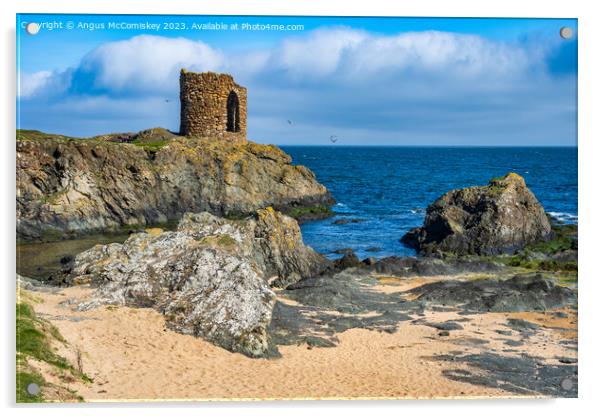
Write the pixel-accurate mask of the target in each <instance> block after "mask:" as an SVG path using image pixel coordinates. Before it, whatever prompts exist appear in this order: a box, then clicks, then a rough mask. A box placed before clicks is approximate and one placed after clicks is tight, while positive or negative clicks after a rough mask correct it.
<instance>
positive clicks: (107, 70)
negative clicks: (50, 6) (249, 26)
mask: <svg viewBox="0 0 602 416" xmlns="http://www.w3.org/2000/svg"><path fill="white" fill-rule="evenodd" d="M223 64H224V57H223V55H222V54H221V52H219V51H217V50H215V49H213V48H211V47H210V46H208V45H206V44H204V43H202V42H195V41H192V40H189V39H185V38H175V39H173V38H165V37H161V36H150V35H140V36H135V37H133V38H131V39H128V40H123V41H118V42H110V43H106V44H104V45H101V46H99V47H98V48H96V49H94V50H93V51H92V52H90V53H89V54H88V55H86V56H85V57H84V58H83V59H82V61H81V64H80V66H79V68H78V69H77V71H76V73H75V74H76V76H77V75H80V76H83V78H84V80H86V79H88V80H90V81H91V87H93V88H95V89H99V90H106V91H109V92H112V93H123V92H154V93H157V92H161V91H165V90H166V89H168V88H173V87H174V80H177V76H178V74H179V71H180V69H181V68H183V67H184V68H188V69H190V70H192V71H215V70H218V69H219V68H221V67H222V66H223Z"/></svg>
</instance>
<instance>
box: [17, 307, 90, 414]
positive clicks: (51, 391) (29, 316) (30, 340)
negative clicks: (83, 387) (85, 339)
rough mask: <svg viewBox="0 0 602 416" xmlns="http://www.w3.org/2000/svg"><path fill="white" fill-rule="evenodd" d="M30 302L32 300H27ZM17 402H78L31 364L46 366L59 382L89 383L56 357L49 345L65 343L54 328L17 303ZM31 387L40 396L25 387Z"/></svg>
mask: <svg viewBox="0 0 602 416" xmlns="http://www.w3.org/2000/svg"><path fill="white" fill-rule="evenodd" d="M29 300H34V301H35V299H29ZM16 312H17V322H16V335H17V336H16V338H17V345H16V349H17V372H16V377H17V383H16V387H17V394H16V397H17V402H18V403H40V402H44V401H46V400H57V399H59V400H65V401H80V400H81V398H80V397H78V396H77V395H76V394H75V393H74V392H73V391H71V390H69V389H68V388H66V387H63V386H60V385H57V384H54V383H51V382H49V381H47V380H46V379H45V378H44V376H43V375H42V374H41V373H40V372H39V371H38V370H36V368H34V366H33V365H32V363H33V362H35V361H37V362H43V363H46V364H48V365H49V366H50V368H51V369H52V372H53V374H55V375H57V376H58V378H59V379H61V380H63V381H72V380H74V379H80V380H82V381H85V382H90V381H91V379H90V378H89V377H88V376H87V375H86V374H84V373H83V372H82V371H81V370H78V369H76V368H75V367H73V365H71V364H70V363H69V362H68V361H67V360H66V359H65V358H64V357H62V356H60V355H58V354H57V353H56V352H55V349H54V348H53V346H52V343H53V342H60V343H66V341H65V339H64V338H63V337H62V336H61V334H60V333H59V331H58V330H57V328H56V327H54V326H53V325H52V324H50V323H49V322H48V321H46V320H44V319H41V318H40V317H38V316H37V315H36V313H35V311H34V310H33V307H32V306H31V304H30V303H27V302H26V301H25V300H24V299H21V301H20V302H19V303H17V311H16ZM31 383H35V384H37V385H38V386H39V387H40V390H41V391H40V394H38V395H31V394H29V393H28V391H27V386H28V385H29V384H31Z"/></svg>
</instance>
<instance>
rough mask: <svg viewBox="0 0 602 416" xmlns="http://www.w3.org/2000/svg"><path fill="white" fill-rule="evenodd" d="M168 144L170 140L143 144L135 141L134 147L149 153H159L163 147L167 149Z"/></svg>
mask: <svg viewBox="0 0 602 416" xmlns="http://www.w3.org/2000/svg"><path fill="white" fill-rule="evenodd" d="M168 143H169V140H160V141H156V142H141V141H138V140H134V141H133V142H132V144H133V145H135V146H138V147H141V148H143V149H144V150H146V151H147V152H157V151H159V150H160V149H162V148H163V147H165V145H167V144H168Z"/></svg>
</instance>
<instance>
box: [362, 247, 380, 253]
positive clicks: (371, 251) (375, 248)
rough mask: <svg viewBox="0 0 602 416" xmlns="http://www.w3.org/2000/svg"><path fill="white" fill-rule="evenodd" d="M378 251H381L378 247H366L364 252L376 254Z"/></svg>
mask: <svg viewBox="0 0 602 416" xmlns="http://www.w3.org/2000/svg"><path fill="white" fill-rule="evenodd" d="M380 250H381V248H380V247H368V248H367V249H366V251H367V252H369V253H376V252H379V251H380Z"/></svg>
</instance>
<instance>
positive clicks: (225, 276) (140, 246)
mask: <svg viewBox="0 0 602 416" xmlns="http://www.w3.org/2000/svg"><path fill="white" fill-rule="evenodd" d="M328 265H329V262H328V261H327V260H326V259H324V258H323V257H322V256H321V255H319V254H317V253H315V252H314V251H313V250H312V249H311V248H309V247H306V246H305V245H304V244H303V241H302V239H301V233H300V231H299V226H298V224H297V222H296V221H295V220H294V219H292V218H289V217H286V216H285V215H283V214H281V213H279V212H277V211H274V210H273V209H271V208H267V209H263V210H258V211H257V213H256V216H255V218H249V219H247V220H245V221H241V220H227V219H224V218H219V217H215V216H213V215H211V214H209V213H206V212H205V213H200V214H185V215H184V217H183V219H182V220H181V221H180V223H179V225H178V229H177V231H162V230H161V229H149V230H147V232H146V233H138V234H133V235H131V236H130V237H129V238H128V239H127V240H126V241H125V242H124V243H123V244H118V243H113V244H108V245H97V246H95V247H93V248H91V249H89V250H87V251H84V252H82V253H80V254H78V255H77V257H76V258H75V261H74V265H73V268H72V270H71V272H70V273H69V274H68V275H67V276H66V277H65V280H66V282H67V283H70V284H78V283H91V284H93V285H94V286H97V287H98V288H97V290H96V291H95V292H94V293H93V295H92V296H91V298H90V299H89V300H88V301H86V302H83V303H81V304H80V305H79V306H78V308H79V309H81V310H85V309H90V308H94V307H97V306H99V305H105V304H119V305H128V306H137V307H152V308H155V309H157V310H159V311H160V312H161V313H163V314H164V315H165V317H166V321H167V326H168V327H169V328H171V329H173V330H175V331H177V332H181V333H184V334H190V335H195V336H200V337H203V338H205V339H207V340H209V341H211V342H213V343H215V344H217V345H219V346H221V347H223V348H226V349H228V350H230V351H234V352H240V353H243V354H246V355H248V356H251V357H263V356H268V355H272V354H273V353H274V349H273V348H272V344H271V342H270V339H269V336H268V332H267V328H268V326H269V324H270V321H271V318H272V307H273V305H274V302H275V295H274V293H273V292H272V290H271V289H270V282H272V283H274V282H277V281H284V282H287V284H290V283H293V282H295V281H297V280H299V279H300V278H301V277H308V276H311V275H314V274H316V273H320V272H321V271H322V270H323V269H324V268H325V267H327V266H328Z"/></svg>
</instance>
